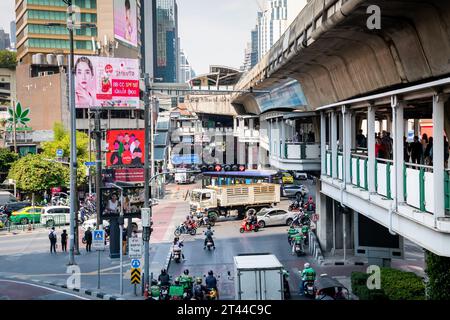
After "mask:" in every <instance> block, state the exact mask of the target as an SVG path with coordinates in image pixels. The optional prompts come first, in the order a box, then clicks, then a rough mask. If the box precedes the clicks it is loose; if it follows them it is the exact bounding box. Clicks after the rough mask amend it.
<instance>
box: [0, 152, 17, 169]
mask: <svg viewBox="0 0 450 320" xmlns="http://www.w3.org/2000/svg"><path fill="white" fill-rule="evenodd" d="M18 159H19V155H18V154H17V153H15V152H12V151H10V150H9V149H7V148H2V149H0V173H8V171H9V169H10V168H11V165H12V164H13V163H14V162H16V161H17V160H18Z"/></svg>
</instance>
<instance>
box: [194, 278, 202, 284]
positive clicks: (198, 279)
mask: <svg viewBox="0 0 450 320" xmlns="http://www.w3.org/2000/svg"><path fill="white" fill-rule="evenodd" d="M202 281H203V280H202V278H201V277H197V278H196V279H195V282H197V283H198V284H200V283H202Z"/></svg>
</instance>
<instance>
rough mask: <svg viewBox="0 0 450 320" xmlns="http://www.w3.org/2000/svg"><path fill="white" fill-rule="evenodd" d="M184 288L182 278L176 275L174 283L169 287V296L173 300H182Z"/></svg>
mask: <svg viewBox="0 0 450 320" xmlns="http://www.w3.org/2000/svg"><path fill="white" fill-rule="evenodd" d="M183 294H184V288H183V286H182V285H181V284H180V278H179V277H176V278H175V281H174V283H173V285H171V286H170V288H169V296H170V299H171V300H181V299H183Z"/></svg>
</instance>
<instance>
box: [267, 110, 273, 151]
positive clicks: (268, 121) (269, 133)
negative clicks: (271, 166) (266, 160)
mask: <svg viewBox="0 0 450 320" xmlns="http://www.w3.org/2000/svg"><path fill="white" fill-rule="evenodd" d="M267 137H268V138H269V156H270V155H271V154H272V120H270V119H268V120H267Z"/></svg>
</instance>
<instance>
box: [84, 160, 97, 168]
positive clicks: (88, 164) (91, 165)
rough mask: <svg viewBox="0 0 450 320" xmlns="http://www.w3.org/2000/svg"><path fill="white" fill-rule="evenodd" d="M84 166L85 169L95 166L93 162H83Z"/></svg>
mask: <svg viewBox="0 0 450 320" xmlns="http://www.w3.org/2000/svg"><path fill="white" fill-rule="evenodd" d="M84 165H85V166H86V167H94V166H95V161H91V162H85V163H84Z"/></svg>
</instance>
